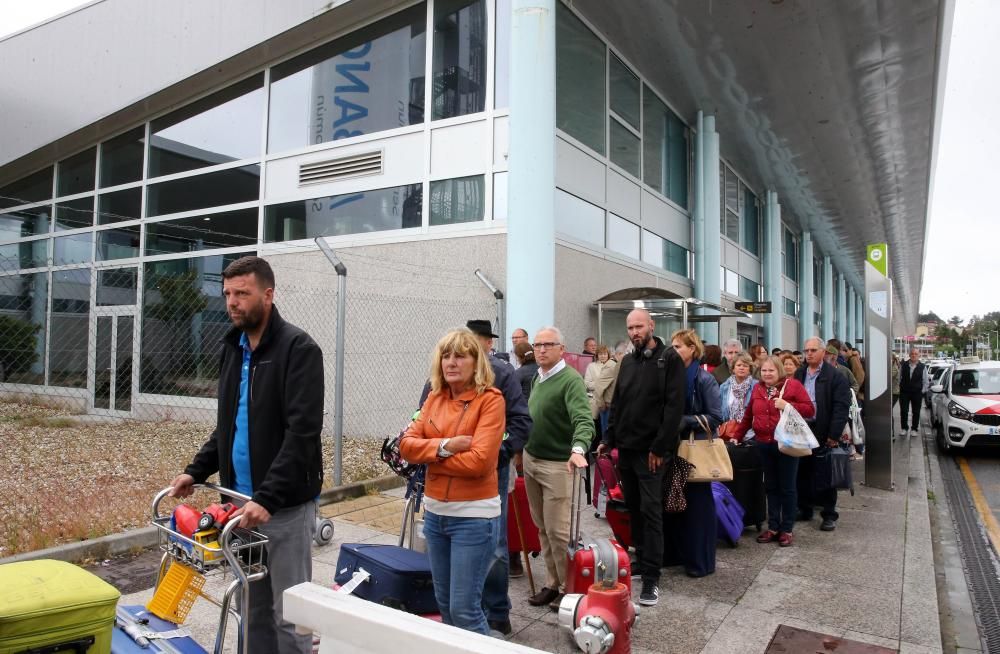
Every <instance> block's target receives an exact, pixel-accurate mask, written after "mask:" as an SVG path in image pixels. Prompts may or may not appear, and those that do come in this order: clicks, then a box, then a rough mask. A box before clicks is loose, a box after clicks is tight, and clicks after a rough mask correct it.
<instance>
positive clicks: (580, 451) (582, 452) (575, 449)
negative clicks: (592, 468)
mask: <svg viewBox="0 0 1000 654" xmlns="http://www.w3.org/2000/svg"><path fill="white" fill-rule="evenodd" d="M573 453H574V454H579V455H580V456H583V455H585V454H586V453H587V450H585V449H583V447H582V446H580V445H574V446H573Z"/></svg>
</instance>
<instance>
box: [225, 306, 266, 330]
mask: <svg viewBox="0 0 1000 654" xmlns="http://www.w3.org/2000/svg"><path fill="white" fill-rule="evenodd" d="M229 319H230V320H232V321H233V325H235V326H236V327H238V328H239V329H242V330H243V331H253V330H255V329H257V328H258V327H260V324H261V322H263V320H264V303H263V302H261V303H260V304H258V305H257V306H256V307H253V308H251V309H249V310H247V311H244V312H242V313H241V314H239V315H238V316H234V315H233V314H231V313H230V314H229Z"/></svg>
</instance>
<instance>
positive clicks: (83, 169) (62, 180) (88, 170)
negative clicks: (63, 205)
mask: <svg viewBox="0 0 1000 654" xmlns="http://www.w3.org/2000/svg"><path fill="white" fill-rule="evenodd" d="M96 169H97V148H89V149H87V150H84V151H83V152H81V153H80V154H76V155H73V156H72V157H69V158H68V159H63V160H62V161H60V162H59V174H58V176H57V189H56V195H74V194H76V193H86V192H87V191H93V190H94V177H95V173H96Z"/></svg>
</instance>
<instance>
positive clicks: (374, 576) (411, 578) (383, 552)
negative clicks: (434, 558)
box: [334, 543, 438, 614]
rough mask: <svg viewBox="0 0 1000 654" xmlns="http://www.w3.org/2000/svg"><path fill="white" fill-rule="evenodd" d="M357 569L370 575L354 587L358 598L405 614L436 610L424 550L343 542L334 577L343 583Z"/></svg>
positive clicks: (428, 562)
mask: <svg viewBox="0 0 1000 654" xmlns="http://www.w3.org/2000/svg"><path fill="white" fill-rule="evenodd" d="M359 570H364V571H365V572H367V573H368V574H369V575H370V577H369V578H368V580H367V581H365V582H363V583H362V584H360V585H359V586H358V587H357V588H356V589H355V590H354V594H355V595H357V596H358V597H361V598H363V599H366V600H369V601H372V602H375V603H377V604H384V605H385V606H390V607H392V608H396V609H400V610H402V611H406V612H407V613H418V614H423V613H437V612H438V605H437V600H436V599H435V598H434V582H433V581H432V580H431V564H430V561H429V560H428V558H427V555H426V554H424V553H423V552H414V551H413V550H411V549H407V548H405V547H399V546H398V545H373V544H364V543H344V544H343V545H341V546H340V556H339V557H338V558H337V574H336V576H335V577H334V580H335V581H336V582H337V583H338V584H340V585H341V586H343V585H344V584H346V583H347V582H348V581H350V580H351V578H352V577H353V576H354V573H355V572H358V571H359Z"/></svg>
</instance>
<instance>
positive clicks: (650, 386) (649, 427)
mask: <svg viewBox="0 0 1000 654" xmlns="http://www.w3.org/2000/svg"><path fill="white" fill-rule="evenodd" d="M654 339H655V340H656V347H655V348H654V349H653V350H652V351H651V352H650V356H644V355H643V351H642V350H636V351H635V352H633V353H632V354H630V355H628V356H626V357H625V358H624V359H622V361H621V363H620V364H619V367H618V381H617V382H616V383H615V392H614V395H613V396H612V398H611V415H610V417H609V418H608V429H607V431H606V432H605V433H604V443H605V444H606V445H607V446H609V447H618V448H622V449H626V450H637V451H642V452H652V453H653V454H655V455H657V456H662V457H667V458H670V457H672V456H673V455H674V453H676V452H677V441H678V430H679V428H680V424H681V417H682V416H683V415H684V395H685V392H684V389H685V384H686V382H685V378H684V362H683V361H682V360H681V358H680V356H679V355H678V354H677V352H675V351H674V348H672V347H669V346H667V345H664V344H663V341H661V340H660V339H659V338H656V337H654Z"/></svg>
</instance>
